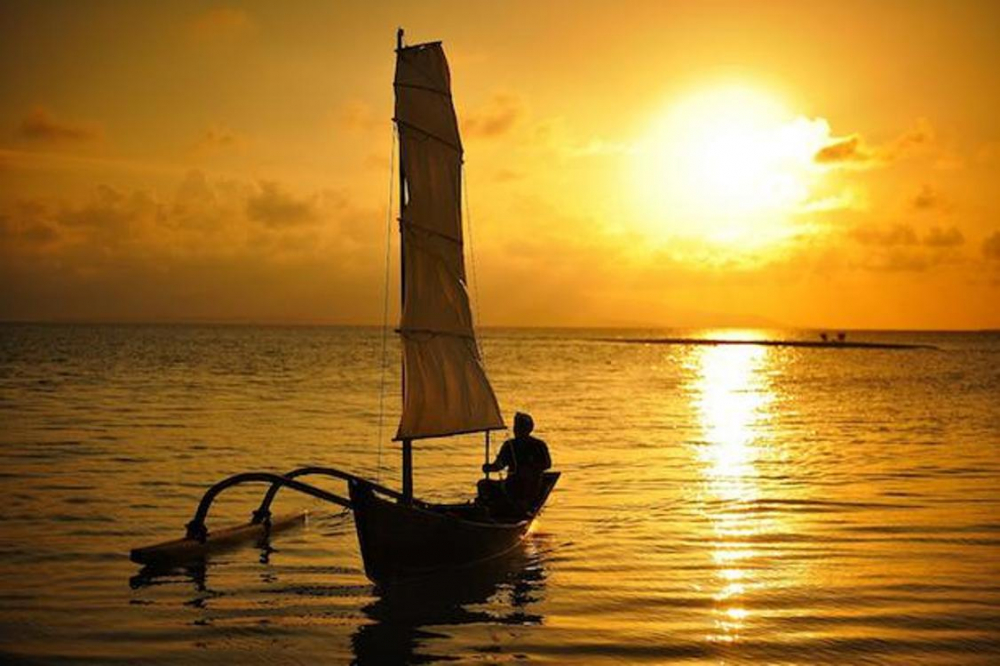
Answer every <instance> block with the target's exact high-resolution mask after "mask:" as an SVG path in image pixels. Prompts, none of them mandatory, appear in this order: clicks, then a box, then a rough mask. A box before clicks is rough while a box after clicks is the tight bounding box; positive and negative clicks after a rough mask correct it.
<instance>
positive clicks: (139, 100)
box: [0, 0, 1000, 329]
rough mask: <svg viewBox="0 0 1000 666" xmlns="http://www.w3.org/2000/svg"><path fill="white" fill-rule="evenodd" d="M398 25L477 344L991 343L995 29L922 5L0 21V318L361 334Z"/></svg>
mask: <svg viewBox="0 0 1000 666" xmlns="http://www.w3.org/2000/svg"><path fill="white" fill-rule="evenodd" d="M397 26H402V27H404V28H405V29H406V31H407V40H408V41H409V42H411V43H415V42H419V41H434V40H441V41H443V42H444V45H445V50H446V52H447V54H448V56H449V59H450V63H451V69H452V82H453V87H454V98H455V103H456V106H457V109H458V114H459V118H460V123H461V128H462V132H463V138H464V143H465V149H466V156H465V157H466V167H467V173H468V194H469V197H470V204H471V214H472V232H473V238H472V241H473V243H472V246H473V249H474V251H475V276H476V278H477V282H478V284H477V285H474V286H475V287H476V288H475V289H473V290H472V291H473V294H474V295H478V299H477V300H478V303H479V306H478V313H479V315H480V319H481V321H480V323H481V324H484V325H487V326H536V325H545V326H551V325H555V326H559V325H566V326H578V325H594V326H727V325H733V326H766V325H774V326H805V327H822V328H853V327H858V328H936V329H951V328H1000V111H998V109H1000V85H998V74H997V73H998V72H1000V40H998V39H997V26H1000V3H993V2H920V1H916V0H913V1H906V2H891V1H880V2H856V3H855V2H845V1H838V2H829V3H820V2H788V3H781V2H767V3H764V2H731V3H727V2H648V3H642V2H628V3H610V2H607V3H604V2H408V3H390V2H379V3H361V2H359V3H346V2H294V3H273V2H266V3H265V2H260V3H232V4H214V3H210V2H168V3H167V2H165V3H151V2H135V3H127V2H10V1H8V2H4V3H3V4H2V5H0V69H2V76H0V85H2V96H0V320H29V321H47V320H86V321H192V320H194V321H251V322H288V323H312V322H317V323H320V322H321V323H346V324H369V323H380V322H381V319H382V293H383V291H382V290H383V282H384V271H385V256H386V246H385V242H386V205H387V203H388V196H389V191H390V185H389V176H390V161H389V160H390V154H391V151H392V145H393V143H392V127H391V122H390V118H391V116H392V72H393V66H394V53H393V48H394V40H395V30H396V27H397ZM467 241H468V239H467ZM397 251H398V239H397V237H396V235H395V225H393V235H392V247H391V250H390V253H391V256H392V257H393V258H394V259H395V257H396V253H397ZM467 256H468V242H467ZM469 272H470V276H471V275H472V273H473V272H472V270H471V265H470V271H469ZM397 288H398V287H397V285H396V284H395V283H392V284H391V286H390V291H391V293H392V294H393V295H395V293H396V290H397Z"/></svg>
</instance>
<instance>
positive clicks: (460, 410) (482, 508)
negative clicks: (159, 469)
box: [131, 30, 559, 583]
mask: <svg viewBox="0 0 1000 666" xmlns="http://www.w3.org/2000/svg"><path fill="white" fill-rule="evenodd" d="M396 46H397V48H396V74H395V80H394V88H395V93H396V109H395V111H396V113H395V118H394V119H393V120H394V122H395V126H396V134H397V136H398V137H399V201H400V203H399V228H400V236H401V243H400V245H401V270H400V278H401V287H402V300H401V307H400V309H401V312H400V323H399V329H398V331H397V332H398V333H399V335H400V339H401V341H402V348H403V391H402V393H403V409H402V415H401V418H400V423H399V429H398V431H397V433H396V436H395V438H394V440H395V441H398V442H400V443H401V445H402V447H401V448H402V451H401V453H402V472H403V473H402V477H403V478H402V491H401V492H400V491H396V490H393V489H391V488H387V487H386V486H383V485H380V484H378V483H375V482H372V481H369V480H367V479H364V478H362V477H359V476H356V475H354V474H350V473H348V472H344V471H342V470H339V469H335V468H332V467H302V468H299V469H295V470H292V471H290V472H287V473H285V474H274V473H270V472H245V473H242V474H236V475H234V476H231V477H229V478H227V479H224V480H222V481H220V482H219V483H216V484H215V485H214V486H212V487H211V488H209V489H208V490H207V491H206V492H205V495H204V497H202V500H201V502H200V503H199V504H198V508H197V510H196V511H195V515H194V518H192V520H191V521H190V522H189V523H188V524H187V533H186V535H185V536H184V538H182V539H176V540H174V541H167V542H164V543H159V544H155V545H151V546H145V547H142V548H136V549H134V550H133V551H132V552H131V559H132V561H134V562H136V563H139V564H144V565H152V566H173V565H180V564H187V563H190V562H192V561H197V560H198V559H200V558H203V557H205V556H206V555H208V554H210V553H212V552H215V551H220V550H224V549H228V548H232V547H234V546H237V545H240V544H244V543H248V542H253V541H255V540H259V539H261V538H263V537H267V536H269V535H272V534H275V533H277V532H280V531H282V530H285V529H288V528H290V527H293V526H295V525H296V524H299V523H301V522H302V520H303V514H301V513H298V514H292V515H286V516H281V517H274V516H272V514H271V504H272V503H273V502H274V499H275V497H276V496H277V494H278V492H279V491H280V490H281V489H282V488H287V489H289V490H293V491H296V492H299V493H303V494H306V495H309V496H311V497H314V498H316V499H319V500H323V501H325V502H330V503H332V504H336V505H338V506H340V507H342V508H344V509H349V510H351V511H352V512H353V514H354V523H355V527H356V528H357V533H358V543H359V545H360V548H361V556H362V559H363V560H364V567H365V573H366V574H367V575H368V577H369V578H370V579H371V580H373V581H375V582H380V583H381V582H391V581H394V580H398V579H402V578H407V577H411V576H420V575H425V574H430V573H434V572H438V571H442V570H447V569H452V568H455V567H461V566H466V565H470V564H474V563H476V562H481V561H484V560H488V559H491V558H494V557H497V556H500V555H503V554H504V553H507V552H509V551H510V550H512V549H513V548H514V547H515V546H517V545H518V543H520V542H521V540H522V539H523V538H524V537H525V535H526V534H527V533H528V530H529V528H530V527H531V524H532V522H533V521H534V519H535V518H536V517H537V515H538V513H539V512H540V511H541V510H542V508H543V507H544V506H545V502H546V500H547V499H548V497H549V493H550V492H551V491H552V488H553V487H554V486H555V484H556V482H557V481H558V479H559V473H558V472H545V473H544V475H543V479H542V484H541V487H540V489H539V491H538V494H537V497H535V498H533V501H531V502H529V503H528V507H527V509H526V510H521V511H518V512H510V511H509V510H502V509H498V508H497V507H494V506H490V504H489V502H484V501H481V500H478V499H477V500H475V501H468V502H462V503H457V504H440V503H438V504H435V503H429V502H424V501H422V500H419V499H417V498H415V497H414V496H413V455H412V446H413V441H414V440H420V439H428V438H435V437H449V436H453V435H460V434H468V433H476V432H482V433H484V434H485V453H486V461H487V462H489V460H490V432H491V431H494V430H504V429H505V428H506V426H505V425H504V421H503V417H502V416H501V413H500V407H499V403H498V402H497V399H496V395H495V394H494V392H493V388H492V387H491V386H490V382H489V379H488V377H487V375H486V370H485V368H484V367H483V363H482V355H481V353H480V350H479V345H478V343H477V341H476V336H475V330H474V328H473V320H472V310H471V308H470V306H469V296H468V292H467V289H466V275H465V260H464V251H463V234H462V197H461V192H462V187H461V185H462V177H463V174H462V156H463V149H462V143H461V138H460V136H459V132H458V121H457V118H456V116H455V109H454V105H453V104H452V98H451V77H450V73H449V70H448V63H447V60H446V59H445V55H444V49H443V48H442V47H441V43H440V42H431V43H426V44H416V45H413V46H404V45H403V31H402V30H400V31H399V32H398V34H397V45H396ZM390 203H391V202H390ZM307 476H308V477H325V478H333V479H338V480H340V481H344V482H346V483H347V496H346V497H345V496H343V495H338V494H336V493H333V492H330V491H328V490H324V489H323V488H319V487H317V486H315V485H312V484H311V483H306V482H304V481H302V480H300V479H301V478H302V477H307ZM249 483H256V484H267V485H268V489H267V492H266V493H265V495H264V497H263V499H262V501H261V503H260V505H259V506H258V508H257V509H256V510H255V511H254V512H253V514H252V518H251V520H250V522H249V523H246V524H244V525H239V526H236V527H230V528H227V529H220V530H217V531H209V529H208V528H207V526H206V524H205V519H206V517H207V516H208V513H209V509H210V508H211V506H212V502H213V501H214V500H215V498H216V497H218V495H219V494H220V493H222V492H223V491H225V490H227V489H229V488H232V487H233V486H237V485H243V484H249Z"/></svg>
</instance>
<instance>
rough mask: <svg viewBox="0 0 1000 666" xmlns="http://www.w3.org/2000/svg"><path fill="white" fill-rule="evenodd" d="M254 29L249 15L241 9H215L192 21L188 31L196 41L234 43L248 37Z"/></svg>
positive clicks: (254, 26)
mask: <svg viewBox="0 0 1000 666" xmlns="http://www.w3.org/2000/svg"><path fill="white" fill-rule="evenodd" d="M256 27H257V26H256V24H255V23H254V21H253V19H252V18H250V15H249V14H247V13H246V12H245V11H243V10H242V9H234V8H232V7H216V8H214V9H209V10H208V11H206V12H203V13H202V14H200V15H198V16H197V17H195V18H194V19H192V20H191V22H190V23H189V24H188V31H189V33H190V34H191V36H192V37H193V38H194V39H196V40H198V41H203V42H213V41H220V40H224V41H235V40H238V39H242V38H243V37H246V36H248V35H250V34H251V33H253V32H254V31H255V30H256Z"/></svg>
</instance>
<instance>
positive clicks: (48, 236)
mask: <svg viewBox="0 0 1000 666" xmlns="http://www.w3.org/2000/svg"><path fill="white" fill-rule="evenodd" d="M58 238H59V232H58V230H57V228H56V225H55V224H54V223H53V220H52V216H51V213H50V210H49V208H48V206H46V205H44V204H43V203H42V202H39V201H32V200H21V201H17V202H15V204H14V205H13V206H12V209H11V210H9V211H6V212H3V213H0V247H4V249H5V250H6V249H7V248H10V247H20V246H25V247H28V248H32V249H38V248H42V247H44V246H46V245H49V244H51V243H53V242H55V241H56V240H58Z"/></svg>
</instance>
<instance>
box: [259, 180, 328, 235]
mask: <svg viewBox="0 0 1000 666" xmlns="http://www.w3.org/2000/svg"><path fill="white" fill-rule="evenodd" d="M258 187H259V190H258V192H257V193H256V194H254V195H253V196H251V197H250V198H249V199H247V217H248V218H250V219H251V220H253V221H255V222H260V223H262V224H263V225H264V226H266V227H288V226H295V225H301V224H308V223H310V222H314V221H315V220H316V211H315V209H314V205H313V203H312V202H311V201H309V200H305V199H296V198H294V197H293V196H291V195H290V194H287V193H286V192H284V191H282V189H281V188H280V186H279V185H278V184H277V183H276V182H274V181H267V180H265V181H261V182H260V183H259V185H258Z"/></svg>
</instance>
